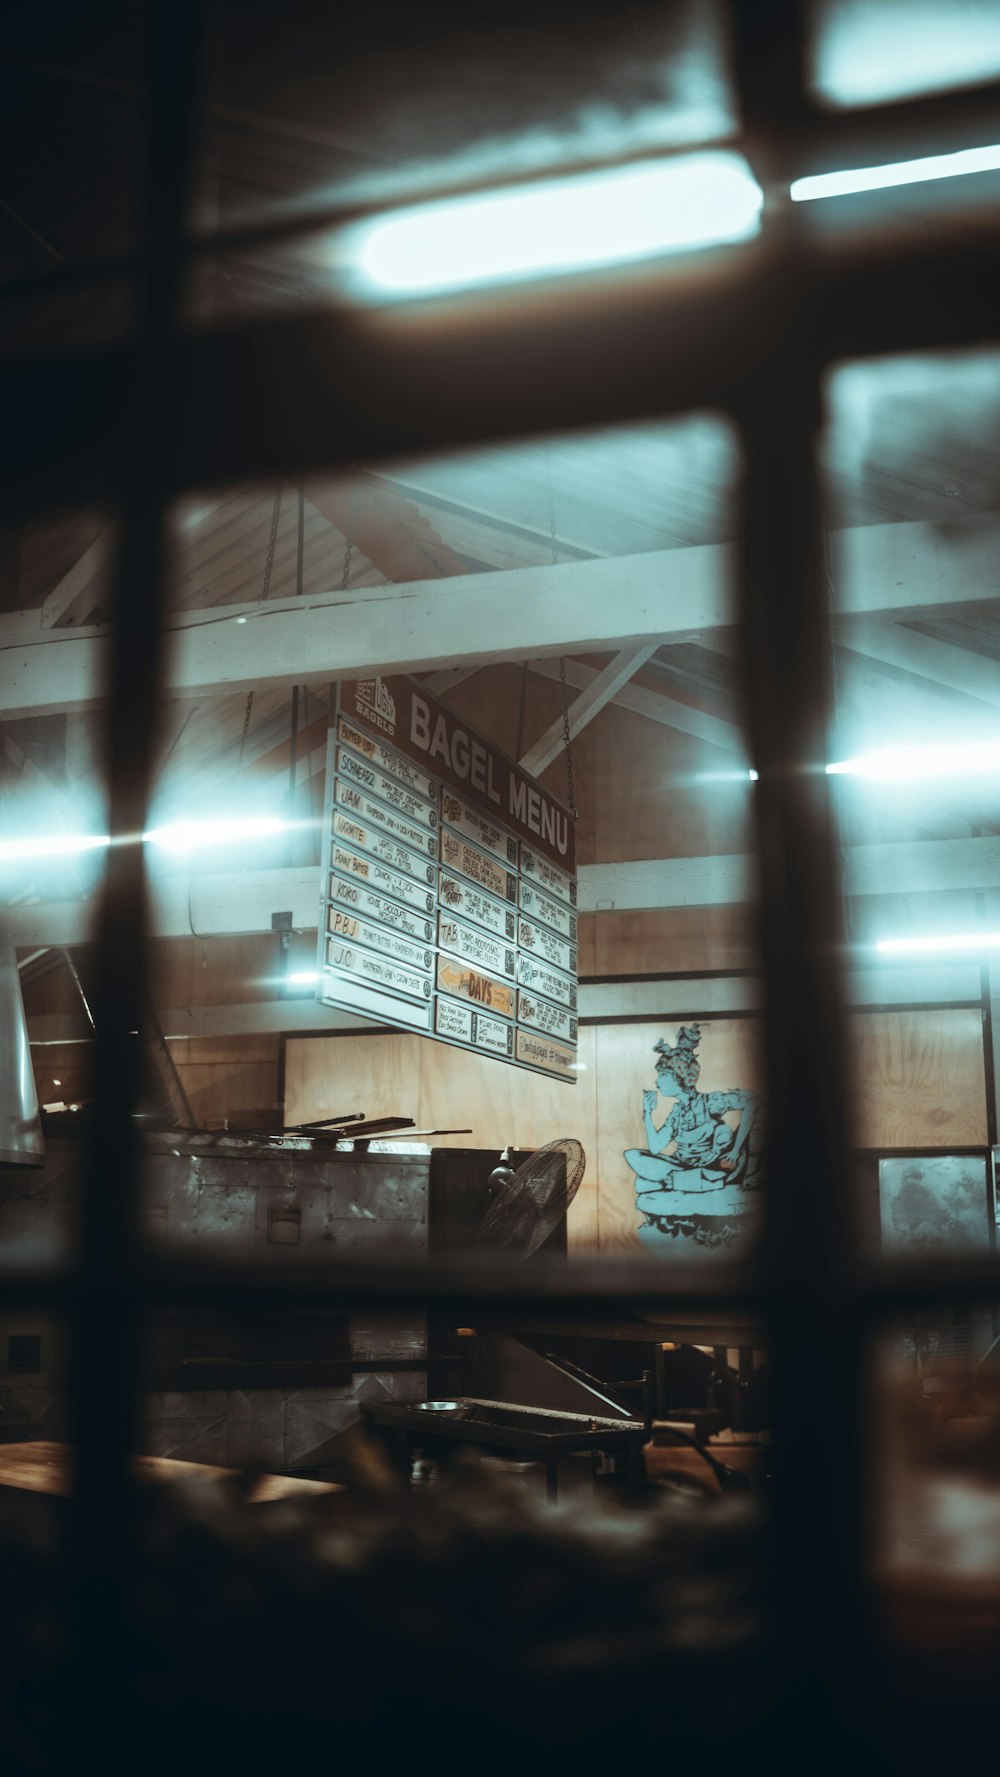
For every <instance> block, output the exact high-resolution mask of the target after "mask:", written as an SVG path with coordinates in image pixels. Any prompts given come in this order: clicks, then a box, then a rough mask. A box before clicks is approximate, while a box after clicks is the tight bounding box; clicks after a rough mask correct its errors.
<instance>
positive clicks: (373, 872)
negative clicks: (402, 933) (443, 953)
mask: <svg viewBox="0 0 1000 1777" xmlns="http://www.w3.org/2000/svg"><path fill="white" fill-rule="evenodd" d="M330 867H331V869H332V870H334V871H336V872H337V873H338V875H337V876H333V877H331V878H330V899H331V901H339V902H340V903H341V905H342V906H345V907H349V906H352V905H357V906H358V911H359V913H365V912H368V913H375V909H374V907H368V908H364V907H361V906H360V905H359V904H358V903H356V902H354V901H353V899H352V892H353V894H354V895H360V894H362V893H363V892H364V891H363V890H362V889H360V888H359V887H358V886H357V885H358V884H359V883H366V884H367V885H368V889H369V892H371V893H372V898H373V900H376V901H377V900H380V899H381V898H382V897H383V896H388V897H389V898H390V900H394V901H405V902H406V905H407V906H408V907H415V908H418V909H420V910H421V911H422V912H424V913H433V911H434V896H433V895H432V894H431V892H430V890H429V889H428V888H427V883H428V882H430V881H432V880H433V876H434V872H433V870H432V869H431V867H430V865H429V864H425V863H424V862H423V860H422V859H421V860H420V866H419V867H420V873H421V875H422V876H423V877H424V881H423V883H419V882H410V880H409V878H408V877H406V876H400V875H399V872H398V871H396V870H390V869H389V868H388V866H387V865H385V864H382V863H379V861H378V859H377V858H359V857H358V854H357V852H353V851H348V850H347V849H346V847H344V846H342V845H333V846H332V847H331V850H330ZM338 876H339V877H341V878H344V879H346V880H338ZM342 891H346V892H342ZM374 891H377V892H374ZM381 917H382V916H381V914H375V918H376V919H380V918H381ZM391 923H392V922H391V921H390V920H387V921H386V924H387V925H388V924H391ZM413 935H414V937H416V936H417V934H416V933H414V934H413Z"/></svg>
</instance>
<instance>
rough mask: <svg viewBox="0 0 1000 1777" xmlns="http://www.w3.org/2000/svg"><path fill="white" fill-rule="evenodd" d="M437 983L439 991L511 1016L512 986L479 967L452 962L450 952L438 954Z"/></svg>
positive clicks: (512, 1013)
mask: <svg viewBox="0 0 1000 1777" xmlns="http://www.w3.org/2000/svg"><path fill="white" fill-rule="evenodd" d="M437 985H438V992H439V993H448V994H452V995H453V996H454V997H455V998H456V999H462V1000H471V1002H472V1004H473V1005H474V1006H481V1007H482V1009H483V1010H484V1011H486V1012H498V1013H499V1014H500V1015H501V1017H503V1018H513V1016H514V1010H515V999H516V996H515V993H514V989H513V988H512V987H509V986H508V985H507V983H506V982H505V981H496V980H494V979H493V978H492V977H491V976H489V975H483V974H481V973H480V972H479V970H478V969H471V968H467V967H464V966H463V965H462V964H461V963H456V962H452V960H451V957H450V956H439V957H438V965H437Z"/></svg>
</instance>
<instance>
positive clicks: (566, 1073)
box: [514, 1030, 576, 1080]
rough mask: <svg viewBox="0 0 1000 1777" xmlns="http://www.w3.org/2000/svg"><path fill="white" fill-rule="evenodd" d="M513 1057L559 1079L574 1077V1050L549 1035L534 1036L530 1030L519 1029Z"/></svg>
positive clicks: (571, 1078)
mask: <svg viewBox="0 0 1000 1777" xmlns="http://www.w3.org/2000/svg"><path fill="white" fill-rule="evenodd" d="M514 1059H515V1061H521V1062H523V1063H524V1064H525V1066H527V1067H534V1068H539V1069H540V1070H541V1071H542V1073H546V1074H555V1075H556V1076H557V1078H558V1079H561V1080H573V1079H575V1078H576V1073H575V1068H576V1050H575V1049H567V1048H564V1047H563V1045H562V1043H554V1042H553V1041H552V1039H551V1037H542V1036H535V1035H534V1034H533V1032H531V1031H527V1030H519V1031H518V1033H517V1041H516V1043H515V1046H514Z"/></svg>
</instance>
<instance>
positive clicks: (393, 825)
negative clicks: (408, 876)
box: [337, 778, 438, 858]
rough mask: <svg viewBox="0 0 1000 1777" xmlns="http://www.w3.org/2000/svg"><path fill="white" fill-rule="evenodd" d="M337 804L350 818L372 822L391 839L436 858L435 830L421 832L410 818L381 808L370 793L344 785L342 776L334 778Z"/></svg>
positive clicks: (389, 809) (351, 785) (350, 785)
mask: <svg viewBox="0 0 1000 1777" xmlns="http://www.w3.org/2000/svg"><path fill="white" fill-rule="evenodd" d="M337 805H338V807H339V808H342V809H343V810H344V812H345V813H346V814H347V815H348V816H349V817H351V816H353V817H354V818H355V819H356V820H359V821H368V822H371V823H372V824H373V825H374V826H376V827H378V828H380V829H381V831H382V832H383V833H389V834H391V835H392V837H393V838H394V839H398V840H400V841H401V842H402V844H403V845H409V846H412V847H413V849H414V851H417V852H421V851H422V852H424V853H427V854H429V855H430V857H432V858H436V857H437V847H438V842H437V834H436V833H424V832H422V831H421V829H420V828H419V827H415V826H414V824H413V822H412V821H404V820H403V818H402V816H401V815H398V814H396V813H395V812H394V811H393V810H392V809H391V808H383V807H382V804H381V803H380V802H373V801H372V799H371V797H370V796H366V795H365V794H364V793H363V791H361V790H359V789H356V788H355V786H354V785H353V784H345V783H344V781H343V779H342V778H338V779H337Z"/></svg>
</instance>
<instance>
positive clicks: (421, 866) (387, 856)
mask: <svg viewBox="0 0 1000 1777" xmlns="http://www.w3.org/2000/svg"><path fill="white" fill-rule="evenodd" d="M333 836H334V839H346V840H347V842H348V844H349V845H357V846H360V847H361V850H362V851H367V852H371V854H372V856H373V857H375V858H379V859H381V861H382V863H383V864H388V865H389V866H390V867H391V868H392V869H393V870H404V871H406V873H407V874H408V875H410V876H415V877H416V879H417V881H418V882H425V883H427V884H431V883H433V881H434V877H435V874H436V871H435V866H434V865H433V864H429V863H428V862H427V859H426V858H422V857H421V856H420V854H419V852H415V851H411V850H410V848H409V846H406V845H400V844H399V841H398V840H396V839H393V838H391V837H390V835H389V834H388V833H380V832H379V830H378V828H377V827H369V826H368V825H367V823H366V822H365V821H359V820H357V819H355V818H354V816H353V815H347V814H335V815H334V817H333Z"/></svg>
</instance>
